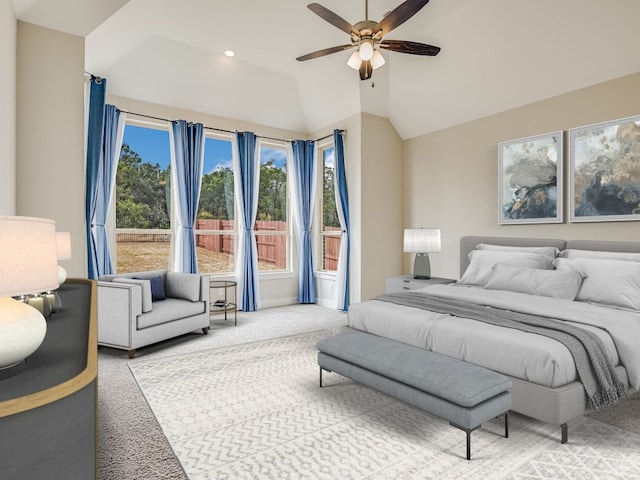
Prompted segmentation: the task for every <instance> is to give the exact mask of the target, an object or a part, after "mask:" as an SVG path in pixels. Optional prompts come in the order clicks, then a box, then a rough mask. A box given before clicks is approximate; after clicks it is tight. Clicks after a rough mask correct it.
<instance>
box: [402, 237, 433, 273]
mask: <svg viewBox="0 0 640 480" xmlns="http://www.w3.org/2000/svg"><path fill="white" fill-rule="evenodd" d="M441 249H442V247H441V242H440V229H439V228H406V229H405V230H404V249H403V250H404V251H405V252H409V253H415V254H416V258H415V261H414V264H413V278H417V279H427V280H428V279H429V278H431V263H430V262H429V253H434V252H439V251H441Z"/></svg>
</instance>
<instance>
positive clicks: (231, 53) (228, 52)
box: [224, 50, 236, 57]
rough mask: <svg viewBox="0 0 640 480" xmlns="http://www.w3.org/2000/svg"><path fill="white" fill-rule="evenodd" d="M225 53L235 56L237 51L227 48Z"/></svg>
mask: <svg viewBox="0 0 640 480" xmlns="http://www.w3.org/2000/svg"><path fill="white" fill-rule="evenodd" d="M224 54H225V55H226V56H227V57H233V56H234V55H235V54H236V52H234V51H233V50H225V51H224Z"/></svg>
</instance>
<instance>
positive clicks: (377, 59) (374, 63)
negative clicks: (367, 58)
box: [371, 50, 385, 70]
mask: <svg viewBox="0 0 640 480" xmlns="http://www.w3.org/2000/svg"><path fill="white" fill-rule="evenodd" d="M384 64H385V60H384V57H383V56H382V54H381V53H380V52H379V51H378V50H374V51H373V56H372V57H371V68H373V69H374V70H375V69H376V68H379V67H381V66H382V65H384Z"/></svg>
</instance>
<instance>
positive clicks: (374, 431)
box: [129, 331, 640, 480]
mask: <svg viewBox="0 0 640 480" xmlns="http://www.w3.org/2000/svg"><path fill="white" fill-rule="evenodd" d="M330 334H331V333H330V332H326V331H325V332H313V333H306V334H299V335H294V336H289V337H280V338H275V339H272V340H266V341H260V342H255V343H248V344H244V345H237V346H230V347H224V348H218V349H212V350H206V351H203V352H196V353H189V354H185V355H176V356H170V357H163V358H158V359H150V360H148V361H145V360H142V359H141V360H139V361H136V362H135V363H131V364H130V365H129V366H130V368H131V371H132V372H133V374H134V376H135V378H136V380H137V382H138V384H139V385H140V388H141V389H142V392H143V393H144V396H145V398H146V399H147V401H148V403H149V405H150V407H151V409H152V410H153V412H154V414H155V415H156V417H157V419H158V422H159V424H160V426H161V427H162V430H163V432H164V434H165V436H166V437H167V439H168V441H169V443H170V445H171V447H172V448H173V450H174V452H175V453H176V456H177V457H178V459H179V461H180V463H181V464H182V467H183V468H184V470H185V473H186V475H187V476H188V477H189V479H191V480H197V479H233V480H239V479H251V480H255V479H278V480H279V479H292V480H298V479H314V480H315V479H327V480H334V479H365V478H366V479H389V480H391V479H393V480H397V479H438V480H441V479H456V480H457V479H483V480H487V479H548V478H554V479H576V478H580V479H594V480H595V479H603V478H606V479H630V478H640V435H639V434H637V433H633V432H630V431H627V430H622V429H620V428H617V427H614V426H611V425H607V424H604V423H601V422H599V421H597V420H593V419H590V418H585V417H582V418H580V419H577V420H575V421H573V422H571V423H570V425H569V443H568V444H565V445H562V444H560V441H559V434H560V432H559V428H558V427H554V426H551V425H546V424H543V423H541V422H537V421H534V420H531V419H528V418H526V417H524V416H520V415H518V414H511V415H510V416H509V419H510V422H509V427H510V437H509V438H508V439H507V438H504V437H503V436H502V434H503V433H504V430H503V429H504V427H503V423H502V420H501V419H496V420H495V421H493V422H488V423H486V424H484V425H483V426H482V428H481V429H479V430H476V431H475V432H473V434H472V445H471V448H472V459H471V461H467V460H465V458H464V455H465V434H464V432H462V431H460V430H458V429H455V428H453V427H451V426H449V424H448V423H447V422H446V421H444V420H441V419H438V418H436V417H433V416H431V415H429V414H427V413H424V412H422V411H420V410H418V409H416V408H413V407H411V406H409V405H407V404H404V403H402V402H399V401H396V400H394V399H393V398H390V397H388V396H386V395H383V394H380V393H378V392H376V391H374V390H371V389H369V388H367V387H364V386H362V385H359V384H356V383H354V382H352V381H350V380H348V379H346V378H344V377H341V376H339V375H337V374H333V373H325V374H324V382H323V383H324V385H325V386H324V387H323V388H319V385H318V365H317V363H316V349H315V344H316V342H317V341H318V340H319V339H321V338H323V337H325V336H327V335H330Z"/></svg>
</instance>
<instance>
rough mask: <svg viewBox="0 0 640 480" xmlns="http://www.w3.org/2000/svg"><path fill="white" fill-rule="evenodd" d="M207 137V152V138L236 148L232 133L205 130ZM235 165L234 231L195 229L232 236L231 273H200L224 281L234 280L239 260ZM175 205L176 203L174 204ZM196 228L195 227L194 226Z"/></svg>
mask: <svg viewBox="0 0 640 480" xmlns="http://www.w3.org/2000/svg"><path fill="white" fill-rule="evenodd" d="M204 135H205V152H206V149H207V148H206V138H213V139H216V140H223V141H228V142H231V150H232V152H233V148H234V145H233V144H234V142H235V139H234V138H233V135H232V134H231V133H225V132H219V131H214V130H207V129H205V132H204ZM234 166H235V165H232V167H231V168H232V171H233V177H234V178H233V182H234V185H233V230H195V228H194V232H197V235H221V236H222V235H231V236H232V237H233V268H232V269H231V270H230V271H226V272H199V273H201V274H204V275H209V276H211V277H215V278H216V279H218V280H222V279H233V278H235V273H236V260H237V256H236V254H237V252H238V223H237V219H238V213H239V212H238V202H237V201H236V191H235V176H236V171H235V169H234V168H233V167H234ZM173 192H174V190H173V189H172V194H173ZM200 195H202V192H200ZM199 204H200V198H198V207H199V206H200V205H199ZM174 205H175V202H174ZM197 221H198V218H197V215H196V222H197ZM194 227H195V226H194Z"/></svg>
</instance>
